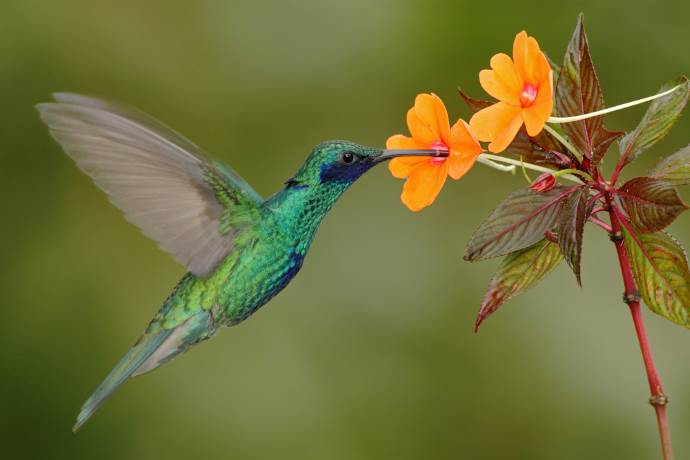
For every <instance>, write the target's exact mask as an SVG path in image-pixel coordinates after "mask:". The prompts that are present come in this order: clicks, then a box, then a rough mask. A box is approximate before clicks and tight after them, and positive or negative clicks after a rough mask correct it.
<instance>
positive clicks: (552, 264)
mask: <svg viewBox="0 0 690 460" xmlns="http://www.w3.org/2000/svg"><path fill="white" fill-rule="evenodd" d="M561 260H563V256H562V255H561V251H560V249H558V245H557V244H554V243H551V242H550V241H549V240H547V239H543V240H541V241H540V242H538V243H537V244H535V245H534V246H531V247H529V248H527V249H522V250H520V251H516V252H513V253H512V254H509V255H507V256H506V257H505V259H503V262H501V266H500V267H499V269H498V271H497V272H496V274H495V275H494V277H493V278H492V279H491V282H490V283H489V288H488V289H487V291H486V294H485V296H484V300H483V301H482V305H481V307H479V313H477V319H476V321H475V331H476V330H478V329H479V326H480V325H481V323H482V321H484V320H485V319H486V318H487V317H488V316H489V315H490V314H492V313H493V312H495V311H496V310H498V308H499V307H500V306H501V305H503V304H504V303H505V302H506V301H507V300H508V299H510V298H511V297H515V296H516V295H518V294H521V293H522V292H524V291H525V290H527V289H529V288H531V287H533V286H535V285H536V284H537V283H538V282H539V281H541V280H542V279H543V278H544V277H545V276H546V275H548V274H549V273H550V272H551V271H552V270H553V269H554V268H556V266H558V264H559V263H560V262H561Z"/></svg>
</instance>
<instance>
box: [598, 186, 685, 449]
mask: <svg viewBox="0 0 690 460" xmlns="http://www.w3.org/2000/svg"><path fill="white" fill-rule="evenodd" d="M606 202H607V204H608V206H609V215H610V217H611V234H610V235H611V240H612V241H613V242H614V244H615V246H616V252H617V254H618V262H619V264H620V268H621V274H622V275H623V284H624V286H625V293H624V295H623V300H624V302H625V303H627V304H628V307H629V308H630V313H631V314H632V319H633V323H634V325H635V332H636V333H637V340H638V342H639V344H640V350H641V351H642V360H643V361H644V366H645V370H646V371H647V380H648V381H649V390H650V392H651V396H650V398H649V403H650V404H651V405H652V406H653V407H654V410H655V412H656V420H657V424H658V426H659V436H660V438H661V449H662V451H663V454H664V460H673V447H672V445H671V432H670V429H669V426H668V418H667V415H666V407H667V405H668V396H667V395H666V394H665V393H664V388H663V386H662V384H661V378H660V377H659V374H658V373H657V370H656V366H655V365H654V359H653V358H652V352H651V349H650V346H649V339H648V338H647V332H646V330H645V327H644V322H643V320H642V312H641V311H640V295H639V293H638V290H637V285H636V283H635V278H634V277H633V273H632V269H631V267H630V260H629V259H628V254H627V252H626V251H625V247H624V242H623V233H622V228H621V220H620V219H621V218H622V216H619V212H617V209H616V208H614V206H615V203H614V202H613V198H612V196H611V194H610V193H607V194H606Z"/></svg>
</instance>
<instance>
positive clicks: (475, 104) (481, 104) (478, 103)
mask: <svg viewBox="0 0 690 460" xmlns="http://www.w3.org/2000/svg"><path fill="white" fill-rule="evenodd" d="M458 94H460V97H461V98H462V100H463V101H465V104H467V107H469V108H470V110H471V111H472V113H474V112H479V111H480V110H481V109H485V108H487V107H489V106H490V105H493V104H495V103H494V102H491V101H487V100H486V99H475V98H473V97H472V96H469V95H468V94H467V93H465V92H464V91H463V90H462V88H460V87H458Z"/></svg>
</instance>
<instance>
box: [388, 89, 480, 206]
mask: <svg viewBox="0 0 690 460" xmlns="http://www.w3.org/2000/svg"><path fill="white" fill-rule="evenodd" d="M407 127H408V129H409V130H410V134H412V137H407V136H403V135H402V134H396V135H394V136H391V137H389V138H388V141H386V148H388V149H438V150H448V151H449V152H450V154H449V156H448V157H447V158H439V157H432V158H430V157H398V158H393V159H392V160H391V161H390V163H389V164H388V169H390V172H391V173H392V174H393V175H394V176H395V177H397V178H399V179H405V178H407V181H406V182H405V185H404V186H403V191H402V195H401V197H400V198H401V200H402V202H403V203H404V204H405V206H407V207H408V208H410V210H412V211H419V210H421V209H423V208H425V207H427V206H429V205H430V204H431V203H433V202H434V200H435V199H436V197H437V196H438V194H439V192H440V191H441V188H442V187H443V184H444V183H445V182H446V177H447V176H450V177H452V178H453V179H460V178H461V177H462V176H464V175H465V173H466V172H467V171H469V170H470V168H471V167H472V166H473V165H474V162H475V161H476V159H477V157H478V156H479V154H480V153H482V147H481V145H479V142H478V141H477V139H476V138H475V137H474V135H473V134H472V133H471V131H470V129H469V126H468V125H467V123H465V122H464V121H463V120H458V121H457V122H456V123H455V124H454V125H453V127H450V123H449V122H448V112H447V111H446V106H445V105H443V101H441V99H440V98H439V97H438V96H437V95H435V94H419V95H417V97H416V99H415V101H414V107H412V108H411V109H410V110H409V111H408V112H407Z"/></svg>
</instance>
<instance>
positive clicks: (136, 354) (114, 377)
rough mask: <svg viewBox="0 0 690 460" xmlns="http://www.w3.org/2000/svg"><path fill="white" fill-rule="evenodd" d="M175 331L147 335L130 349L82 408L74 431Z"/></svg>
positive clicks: (162, 331) (73, 428)
mask: <svg viewBox="0 0 690 460" xmlns="http://www.w3.org/2000/svg"><path fill="white" fill-rule="evenodd" d="M172 332H173V330H171V329H169V330H161V331H160V332H158V333H156V334H152V335H145V336H144V337H142V339H141V340H140V341H139V342H138V343H137V344H136V345H134V346H133V347H132V348H130V349H129V351H128V352H127V354H126V355H125V356H124V357H123V358H122V359H121V360H120V362H119V363H117V365H116V366H115V368H114V369H113V370H112V371H110V374H108V376H107V377H106V378H105V380H103V382H102V383H101V384H100V385H99V386H98V388H96V391H94V392H93V394H92V395H91V396H90V397H89V399H87V400H86V402H85V403H84V405H82V406H81V411H80V412H79V415H78V416H77V421H76V423H75V424H74V426H73V427H72V431H74V432H77V430H79V428H81V426H82V425H83V424H84V423H86V421H87V420H88V419H89V418H90V417H91V416H92V415H93V413H94V412H96V410H97V409H98V408H99V407H100V406H101V404H103V403H104V402H105V400H106V399H107V398H108V396H110V395H111V394H112V393H113V392H114V391H115V390H116V389H117V388H118V387H119V386H120V385H122V384H123V383H124V382H125V380H127V379H128V378H129V377H131V376H132V375H133V374H134V373H135V372H136V370H137V369H138V368H139V367H140V366H141V365H142V364H143V363H144V362H145V361H146V360H147V359H148V358H149V357H150V356H151V355H152V354H154V353H155V351H156V350H157V349H158V348H159V347H160V346H161V344H162V343H163V342H164V341H165V339H167V338H168V336H169V335H170V334H171V333H172Z"/></svg>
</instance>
